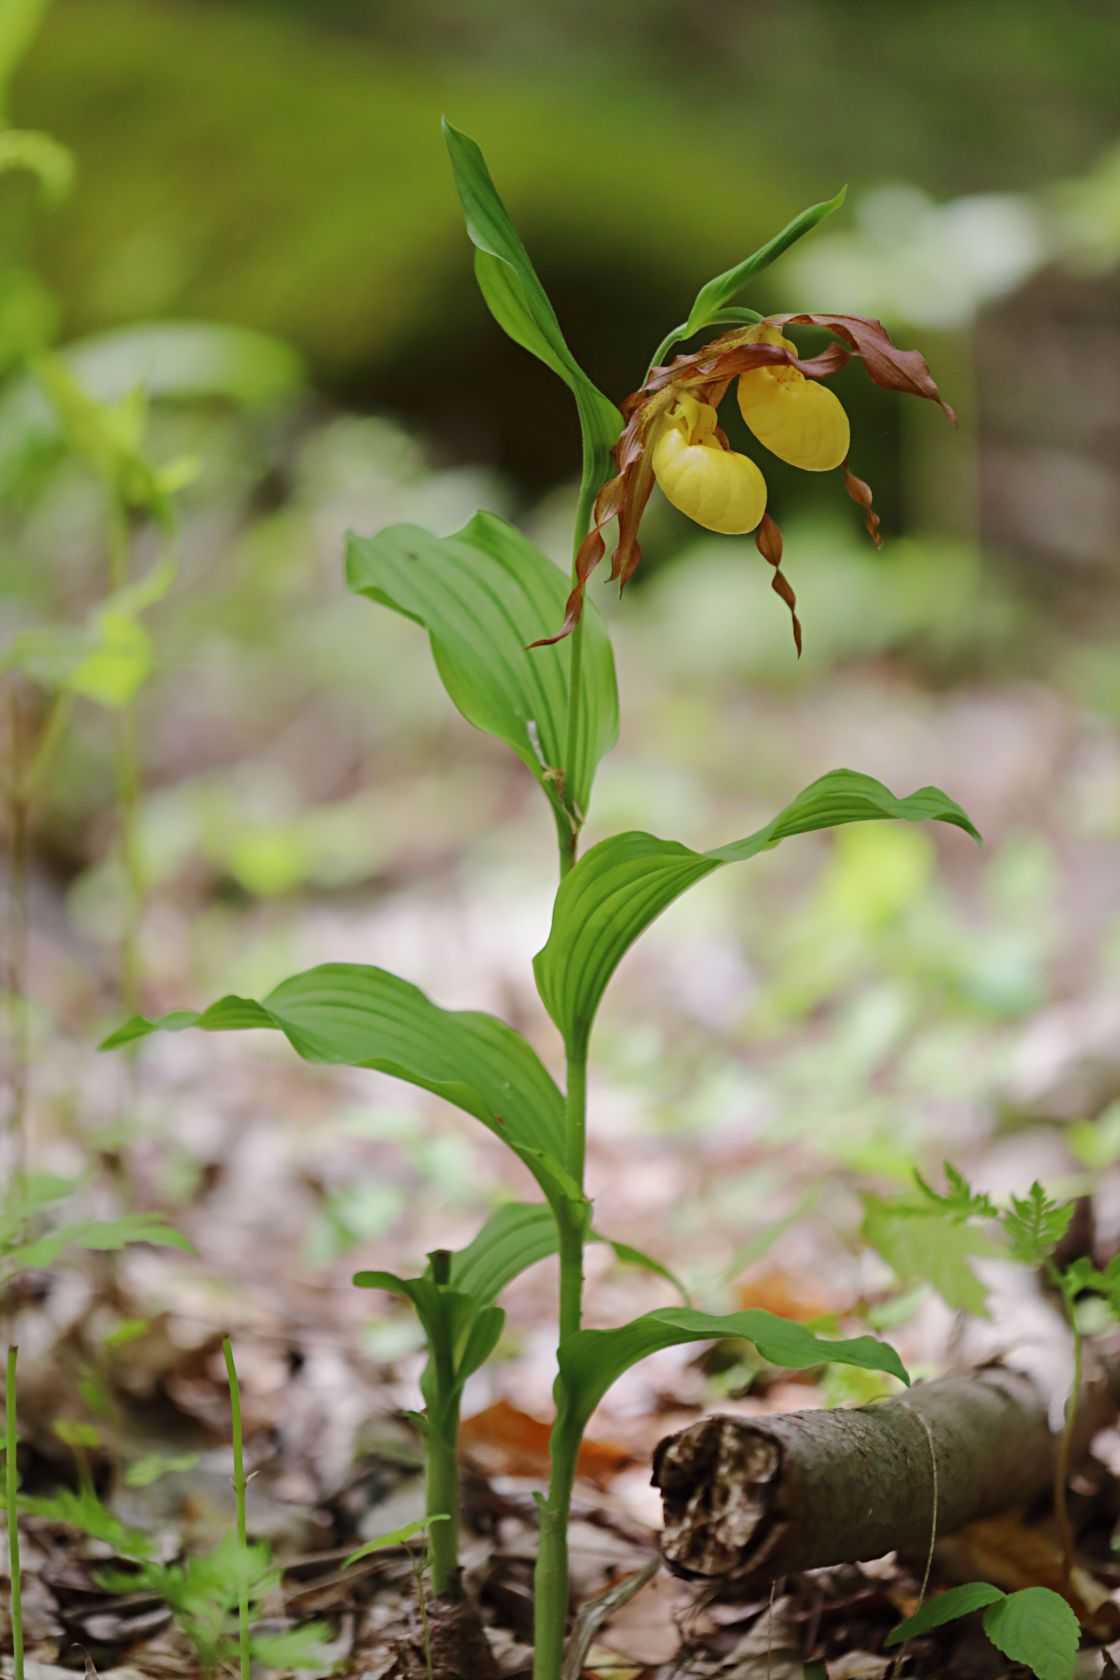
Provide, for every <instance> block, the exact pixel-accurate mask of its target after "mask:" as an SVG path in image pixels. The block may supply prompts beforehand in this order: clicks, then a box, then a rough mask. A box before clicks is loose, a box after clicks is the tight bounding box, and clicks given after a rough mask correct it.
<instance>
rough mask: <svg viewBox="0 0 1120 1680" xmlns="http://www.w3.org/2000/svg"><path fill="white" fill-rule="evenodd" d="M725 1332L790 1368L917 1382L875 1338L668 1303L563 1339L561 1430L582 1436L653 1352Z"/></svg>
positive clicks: (754, 1313)
mask: <svg viewBox="0 0 1120 1680" xmlns="http://www.w3.org/2000/svg"><path fill="white" fill-rule="evenodd" d="M724 1336H742V1337H744V1338H745V1339H746V1340H747V1341H750V1342H753V1343H754V1345H755V1347H756V1348H757V1349H758V1351H759V1353H760V1354H761V1355H762V1356H763V1358H764V1359H767V1360H769V1361H770V1363H771V1364H772V1365H778V1366H782V1367H784V1368H785V1369H788V1370H793V1371H806V1370H810V1369H811V1368H812V1367H813V1366H815V1365H828V1364H841V1365H859V1366H863V1367H864V1368H865V1369H868V1370H873V1371H889V1372H890V1373H891V1375H892V1376H895V1377H898V1379H899V1380H900V1381H901V1382H909V1378H908V1377H907V1375H906V1369H905V1366H904V1365H903V1364H902V1362H901V1360H900V1359H899V1357H898V1354H897V1353H896V1352H895V1351H894V1349H893V1348H892V1347H890V1346H889V1345H888V1344H887V1343H886V1342H880V1341H877V1340H876V1338H875V1337H874V1336H852V1337H849V1338H847V1339H845V1340H842V1341H830V1340H826V1339H825V1338H824V1337H822V1336H815V1335H814V1334H813V1332H812V1331H811V1330H809V1329H807V1328H806V1327H805V1325H803V1324H796V1323H793V1322H791V1321H790V1320H789V1319H785V1318H778V1317H777V1316H776V1315H775V1314H774V1313H768V1312H763V1311H762V1310H761V1309H759V1308H748V1309H746V1310H744V1311H742V1312H733V1313H705V1312H697V1311H696V1310H695V1309H693V1308H691V1307H662V1308H659V1309H658V1310H656V1311H654V1312H650V1313H646V1314H644V1315H643V1317H641V1318H636V1319H634V1320H632V1322H631V1323H629V1324H623V1325H619V1326H618V1328H616V1329H614V1330H579V1331H577V1332H576V1334H575V1335H574V1336H568V1337H567V1338H566V1339H565V1340H564V1341H563V1342H561V1344H560V1350H559V1356H558V1357H559V1365H560V1374H559V1376H558V1377H557V1379H556V1386H555V1395H556V1406H557V1427H558V1428H559V1427H563V1428H564V1430H565V1431H566V1432H570V1433H575V1434H577V1435H578V1433H579V1432H582V1430H583V1429H584V1427H585V1426H586V1424H587V1420H588V1418H589V1417H590V1416H591V1413H592V1412H593V1411H594V1410H595V1407H596V1406H597V1405H598V1404H599V1402H600V1400H601V1399H602V1398H603V1396H604V1394H606V1392H607V1390H608V1389H609V1388H610V1386H611V1384H612V1383H613V1382H615V1381H616V1380H617V1379H618V1378H619V1377H620V1376H621V1375H622V1373H623V1372H624V1371H628V1370H629V1369H630V1367H631V1366H632V1365H636V1364H637V1363H638V1362H639V1360H642V1359H645V1358H647V1357H648V1355H649V1354H651V1353H657V1352H658V1351H659V1350H660V1349H662V1348H669V1347H680V1346H681V1345H682V1344H684V1343H687V1342H707V1341H716V1340H718V1339H720V1338H721V1337H724Z"/></svg>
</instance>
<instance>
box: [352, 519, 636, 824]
mask: <svg viewBox="0 0 1120 1680" xmlns="http://www.w3.org/2000/svg"><path fill="white" fill-rule="evenodd" d="M346 581H347V585H348V587H349V588H350V589H352V590H353V591H354V592H355V594H358V595H364V596H366V598H367V599H368V600H371V601H377V602H380V603H381V604H382V605H384V606H387V607H390V608H392V610H393V611H394V612H399V613H402V614H403V615H404V616H405V617H406V618H411V619H414V620H415V622H416V623H417V624H420V625H422V626H423V627H424V629H425V630H426V631H427V632H428V638H429V640H430V642H431V648H432V657H433V658H434V660H435V663H436V668H437V670H438V671H439V674H440V678H441V680H442V682H443V685H444V687H445V688H446V690H447V692H448V695H449V696H450V698H451V700H452V701H453V703H454V704H455V705H456V706H457V707H458V709H459V711H460V712H461V713H462V715H463V716H464V717H465V718H466V720H467V722H468V723H471V724H473V725H474V726H475V728H476V729H481V730H484V731H485V732H486V733H487V734H488V735H496V736H497V737H498V739H499V740H501V741H504V742H505V743H506V745H507V746H509V747H512V749H513V751H514V752H515V753H516V754H517V756H518V757H519V758H520V759H521V760H522V762H523V763H524V764H526V765H527V766H528V768H529V769H530V770H531V771H532V773H533V775H534V776H535V777H536V779H537V781H538V782H539V783H540V785H541V787H542V789H543V790H544V793H545V794H546V796H547V797H548V799H549V801H550V803H551V804H552V805H553V807H554V809H555V810H556V812H557V814H558V816H559V817H560V818H561V820H562V821H563V822H564V823H565V830H564V831H565V833H566V834H567V835H570V832H571V827H572V819H574V824H575V826H577V827H578V825H579V822H580V821H581V820H582V818H583V816H585V815H586V812H587V806H588V801H589V799H590V796H591V783H592V779H593V777H594V774H595V767H596V765H597V764H598V762H599V760H600V759H601V758H602V757H603V755H604V754H605V753H607V752H609V750H610V748H611V747H612V746H613V745H614V742H615V738H616V737H617V735H618V689H617V686H616V683H615V674H614V656H613V654H612V652H611V645H610V641H609V639H608V636H607V630H606V625H605V624H604V622H603V618H602V615H601V613H600V612H599V610H598V608H596V607H595V606H593V605H592V604H591V603H588V606H587V609H586V611H585V613H584V630H583V637H584V644H583V656H582V660H581V663H580V677H579V691H580V697H581V698H580V715H581V717H582V719H583V720H584V721H583V724H582V726H581V729H580V750H579V754H578V757H577V760H576V762H575V764H574V765H568V767H567V769H568V776H569V785H567V786H565V784H564V780H563V777H562V776H561V775H560V773H559V772H560V767H561V766H562V765H563V764H564V762H565V748H566V743H567V733H568V695H569V689H570V678H571V656H570V653H569V650H568V649H567V648H565V647H560V646H551V647H535V648H529V646H528V644H529V643H530V642H534V641H536V640H537V639H538V638H539V637H540V636H543V635H548V634H551V631H552V629H553V627H554V626H555V624H556V623H557V622H558V621H559V620H560V619H561V618H562V617H563V615H564V604H565V602H566V601H567V598H568V590H569V587H570V582H569V579H568V577H567V575H566V573H564V572H561V571H560V569H559V567H557V566H554V565H553V563H552V561H551V560H549V559H548V557H547V556H546V555H544V554H542V553H541V551H540V549H539V548H537V547H535V545H534V544H533V543H531V542H529V540H528V539H527V538H526V537H523V536H522V535H521V533H520V531H517V530H515V529H514V527H513V526H512V525H507V524H506V523H505V521H504V520H501V519H499V518H497V516H496V515H495V514H492V513H476V514H475V515H474V517H473V519H471V520H470V521H469V522H468V524H466V525H465V526H464V527H463V529H462V530H461V531H457V532H456V533H455V534H454V536H450V537H433V536H431V535H430V533H429V532H427V531H424V530H421V529H420V527H419V526H417V525H390V526H389V527H388V528H387V529H386V530H384V531H381V532H379V533H378V535H377V536H375V537H359V536H356V535H355V534H354V533H353V532H351V533H349V535H348V536H347V539H346ZM565 813H568V815H565Z"/></svg>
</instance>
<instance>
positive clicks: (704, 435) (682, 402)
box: [653, 394, 766, 536]
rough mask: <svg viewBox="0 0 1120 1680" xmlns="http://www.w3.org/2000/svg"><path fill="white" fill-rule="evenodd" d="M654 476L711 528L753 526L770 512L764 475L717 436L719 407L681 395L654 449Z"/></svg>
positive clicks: (728, 532)
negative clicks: (725, 445) (767, 506)
mask: <svg viewBox="0 0 1120 1680" xmlns="http://www.w3.org/2000/svg"><path fill="white" fill-rule="evenodd" d="M653 475H654V477H655V478H656V480H657V482H658V484H659V485H660V486H661V489H662V490H663V491H664V493H665V495H666V497H667V498H668V500H669V501H671V502H672V504H673V506H674V507H675V508H679V509H680V511H681V513H684V514H687V515H688V517H689V519H693V520H695V521H696V523H697V525H703V526H704V527H705V528H706V529H707V530H709V531H719V532H721V533H722V534H723V535H724V536H737V535H739V534H741V533H742V532H744V531H753V530H754V528H755V526H756V525H757V524H758V523H759V521H760V520H761V518H762V516H763V514H764V513H765V512H766V480H765V479H764V478H763V476H762V474H761V473H760V472H759V470H758V468H757V467H756V466H755V464H754V462H753V461H752V460H750V459H749V458H748V457H747V456H746V455H737V454H735V453H734V452H733V451H732V450H730V449H727V448H725V447H724V445H723V444H722V443H721V441H720V439H719V437H718V436H717V435H716V411H715V409H714V408H712V407H710V406H709V404H708V403H703V402H698V401H697V399H696V398H695V397H691V396H688V395H687V394H682V395H681V397H680V398H679V399H678V401H677V403H676V405H675V406H674V408H673V409H672V410H671V412H670V414H669V415H668V417H667V419H666V421H665V422H664V426H663V429H662V431H661V434H660V436H659V437H658V439H657V442H656V444H655V445H654V449H653Z"/></svg>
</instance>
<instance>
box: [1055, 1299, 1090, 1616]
mask: <svg viewBox="0 0 1120 1680" xmlns="http://www.w3.org/2000/svg"><path fill="white" fill-rule="evenodd" d="M1053 1270H1054V1272H1055V1274H1056V1275H1057V1278H1058V1285H1059V1288H1060V1289H1061V1291H1062V1300H1063V1302H1064V1303H1065V1309H1066V1317H1067V1318H1068V1319H1069V1327H1070V1329H1071V1330H1072V1331H1073V1386H1072V1387H1071V1389H1070V1392H1069V1399H1068V1400H1067V1401H1066V1415H1065V1422H1064V1424H1063V1426H1062V1436H1061V1440H1060V1441H1059V1442H1058V1451H1057V1453H1056V1454H1055V1457H1054V1515H1055V1517H1056V1519H1057V1523H1058V1536H1059V1538H1060V1540H1061V1544H1062V1588H1063V1590H1065V1589H1068V1587H1069V1582H1070V1576H1071V1574H1072V1573H1073V1528H1072V1526H1071V1524H1070V1520H1069V1496H1068V1491H1067V1490H1068V1486H1069V1461H1070V1454H1071V1452H1072V1449H1073V1432H1074V1429H1075V1428H1076V1427H1077V1411H1078V1407H1079V1405H1080V1402H1081V1378H1082V1371H1083V1368H1084V1353H1085V1338H1084V1336H1083V1335H1082V1334H1081V1331H1080V1330H1079V1329H1078V1327H1077V1312H1076V1306H1075V1303H1074V1301H1073V1299H1072V1297H1071V1295H1070V1292H1069V1289H1068V1287H1067V1286H1066V1280H1065V1279H1064V1278H1063V1277H1062V1276H1061V1275H1060V1274H1058V1273H1057V1268H1056V1267H1055V1268H1053Z"/></svg>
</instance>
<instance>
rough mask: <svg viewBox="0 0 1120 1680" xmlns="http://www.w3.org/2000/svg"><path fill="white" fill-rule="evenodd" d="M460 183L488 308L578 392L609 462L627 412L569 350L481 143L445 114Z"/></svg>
mask: <svg viewBox="0 0 1120 1680" xmlns="http://www.w3.org/2000/svg"><path fill="white" fill-rule="evenodd" d="M443 136H444V139H445V141H446V142H447V150H448V154H449V155H450V158H451V167H452V170H453V171H454V175H455V187H456V190H457V192H458V194H459V202H460V204H461V205H462V207H463V218H464V220H465V222H466V225H467V233H468V235H469V236H470V240H471V243H472V244H473V245H474V247H475V274H476V276H477V278H478V284H479V289H480V291H481V292H482V295H483V297H484V298H485V300H486V304H487V307H488V308H489V310H490V313H491V314H492V315H493V317H494V319H495V320H496V321H497V323H498V325H499V326H500V327H501V328H502V329H503V331H505V332H507V333H508V334H509V336H510V338H512V339H513V340H514V342H515V343H516V344H520V345H521V346H522V348H523V349H525V350H528V351H529V352H530V353H531V354H532V355H534V356H536V357H538V358H539V359H540V360H541V361H542V362H544V364H545V366H546V367H549V368H551V369H552V371H553V373H555V374H556V375H557V377H558V378H560V379H562V380H563V381H564V383H565V385H567V386H568V388H569V390H570V391H571V392H572V393H573V395H574V396H575V399H576V405H577V407H578V409H579V415H580V424H581V426H582V428H583V432H584V436H585V438H586V439H587V440H588V441H589V442H590V443H591V444H592V445H593V446H594V447H595V449H596V450H597V452H598V454H599V455H600V457H601V464H602V465H603V467H604V468H605V466H606V458H607V451H608V450H609V449H610V447H611V446H612V444H614V442H615V441H616V439H617V438H618V436H619V433H620V432H621V431H622V416H621V415H620V414H619V412H618V410H617V409H616V408H615V406H614V404H613V403H612V402H610V401H609V400H608V398H607V397H605V396H604V395H603V393H602V392H601V391H600V390H599V388H598V386H596V385H595V384H593V383H592V381H591V380H590V379H589V378H588V377H587V375H586V373H584V371H583V369H582V368H581V367H580V365H579V363H578V362H577V361H576V359H575V357H574V356H573V355H572V353H571V351H570V350H569V349H568V346H567V343H566V342H565V339H564V335H563V333H562V332H561V330H560V323H559V321H558V320H557V319H556V311H555V310H554V309H553V307H552V304H551V303H550V302H549V299H548V294H547V293H546V291H545V289H544V287H543V286H542V285H541V282H540V279H539V278H538V276H537V272H536V270H535V269H534V267H533V265H532V263H531V262H530V261H529V255H528V252H527V251H526V249H525V247H524V245H523V244H522V243H521V240H520V238H519V236H518V233H517V229H516V228H515V227H514V225H513V222H512V220H511V219H510V215H509V212H508V210H507V209H506V207H505V205H504V204H503V203H502V200H501V197H500V196H499V193H498V189H497V188H496V187H495V185H494V182H493V180H492V178H491V175H490V171H489V169H488V168H487V166H486V159H485V158H484V157H483V155H482V151H481V149H480V147H479V146H478V144H477V142H476V141H474V140H472V139H471V138H470V136H469V135H467V134H463V133H462V132H461V131H460V130H459V129H457V128H453V127H452V125H451V124H450V123H449V122H448V121H447V119H446V117H445V118H444V120H443Z"/></svg>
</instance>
